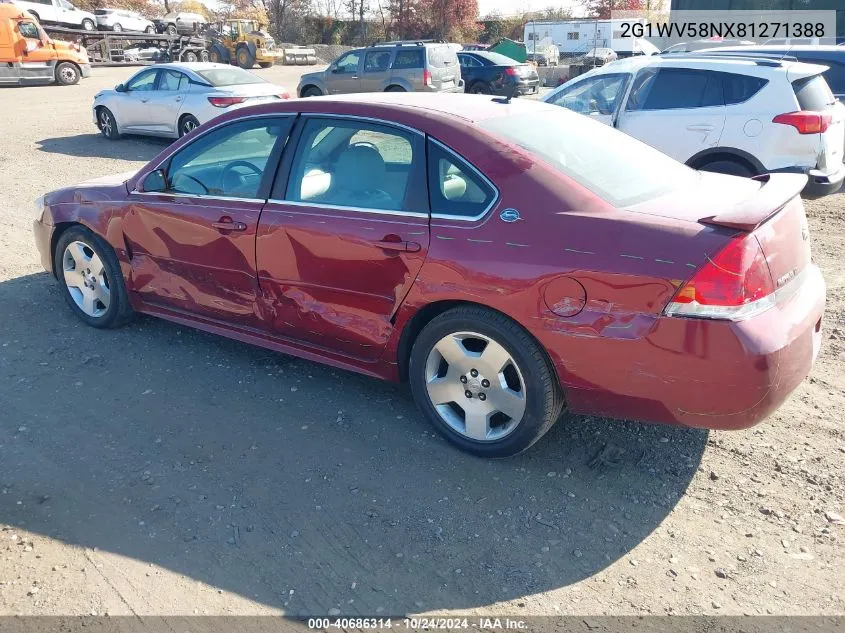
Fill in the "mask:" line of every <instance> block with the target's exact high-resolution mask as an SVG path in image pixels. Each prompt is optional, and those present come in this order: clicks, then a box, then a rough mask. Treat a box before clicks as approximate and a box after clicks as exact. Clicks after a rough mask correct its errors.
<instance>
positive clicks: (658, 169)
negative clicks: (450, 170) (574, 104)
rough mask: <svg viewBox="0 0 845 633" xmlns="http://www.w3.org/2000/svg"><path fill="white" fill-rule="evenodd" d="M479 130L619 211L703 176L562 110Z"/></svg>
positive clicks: (494, 122)
mask: <svg viewBox="0 0 845 633" xmlns="http://www.w3.org/2000/svg"><path fill="white" fill-rule="evenodd" d="M479 126H480V127H481V128H482V129H484V130H487V131H488V132H490V133H491V134H494V135H496V136H499V137H501V138H503V139H504V140H506V141H508V142H509V143H512V144H513V145H516V146H518V147H521V148H523V149H524V150H526V151H528V152H530V153H531V154H533V155H535V156H537V157H539V158H541V159H543V160H544V161H545V162H547V163H549V165H551V166H552V167H554V168H556V169H558V170H559V171H560V172H562V173H563V174H565V175H566V176H568V177H569V178H571V179H572V180H574V181H575V182H577V183H579V184H580V185H582V186H583V187H586V188H587V189H589V190H590V191H592V192H593V193H595V194H596V195H598V196H599V197H601V198H603V199H604V200H606V201H607V202H609V203H610V204H612V205H614V206H617V207H623V206H628V205H632V204H637V203H639V202H643V201H645V200H650V199H652V198H656V197H658V196H660V195H663V194H665V193H668V192H669V191H673V190H675V189H678V188H680V187H683V186H684V185H686V184H688V183H690V182H692V181H693V180H695V179H696V178H697V177H698V176H697V174H696V172H695V171H693V170H692V169H690V168H689V167H687V166H685V165H683V164H681V163H679V162H677V161H676V160H674V159H672V158H669V157H668V156H666V155H665V154H663V153H662V152H658V151H657V150H656V149H654V148H652V147H649V146H648V145H646V144H645V143H642V142H640V141H638V140H636V139H635V138H633V137H631V136H628V135H627V134H623V133H622V132H618V131H616V130H614V129H613V128H610V127H608V126H606V125H604V124H602V123H599V122H597V121H592V120H590V119H589V118H587V117H585V116H582V115H579V114H574V113H572V112H567V111H566V110H565V109H563V108H558V109H555V110H553V111H540V112H534V113H531V114H518V115H512V116H508V117H498V118H495V119H488V120H486V121H482V122H480V123H479Z"/></svg>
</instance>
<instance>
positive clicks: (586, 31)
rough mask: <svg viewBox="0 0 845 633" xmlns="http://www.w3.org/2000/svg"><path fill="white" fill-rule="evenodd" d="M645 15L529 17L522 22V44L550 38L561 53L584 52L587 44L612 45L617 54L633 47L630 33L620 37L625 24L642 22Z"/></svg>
mask: <svg viewBox="0 0 845 633" xmlns="http://www.w3.org/2000/svg"><path fill="white" fill-rule="evenodd" d="M645 22H646V20H645V18H635V19H629V20H589V19H582V20H564V21H561V22H542V21H536V22H535V21H531V22H526V23H525V34H524V39H525V44H526V46H527V47H529V48H530V46H531V43H532V42H535V41H536V42H540V41H542V40H545V39H546V38H551V40H552V42H554V44H555V46H557V47H558V49H560V53H561V55H562V56H563V57H576V56H578V55H584V54H585V53H586V52H587V51H589V50H590V49H591V48H612V49H613V50H615V51H616V52H617V53H619V54H620V57H624V56H626V55H630V54H631V53H632V51H633V42H634V38H633V37H623V35H625V34H626V33H629V32H630V30H629V29H627V28H626V25H629V24H645Z"/></svg>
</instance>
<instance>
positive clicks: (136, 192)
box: [132, 191, 266, 204]
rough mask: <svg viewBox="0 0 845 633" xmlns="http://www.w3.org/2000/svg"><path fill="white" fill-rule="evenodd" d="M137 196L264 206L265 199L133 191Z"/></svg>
mask: <svg viewBox="0 0 845 633" xmlns="http://www.w3.org/2000/svg"><path fill="white" fill-rule="evenodd" d="M132 193H133V194H134V195H136V196H166V197H168V198H200V199H202V200H226V201H228V202H257V203H258V204H264V203H265V202H266V200H265V199H264V198H237V197H235V196H212V195H206V194H193V193H167V192H164V191H133V192H132Z"/></svg>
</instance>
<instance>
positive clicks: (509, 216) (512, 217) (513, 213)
mask: <svg viewBox="0 0 845 633" xmlns="http://www.w3.org/2000/svg"><path fill="white" fill-rule="evenodd" d="M499 218H500V219H501V220H502V222H516V221H517V220H521V219H522V218H521V217H520V215H519V211H517V210H516V209H505V210H504V211H502V212H501V213H500V214H499Z"/></svg>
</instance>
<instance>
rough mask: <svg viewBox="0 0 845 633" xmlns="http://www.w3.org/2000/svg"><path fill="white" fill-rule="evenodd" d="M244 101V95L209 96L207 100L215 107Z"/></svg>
mask: <svg viewBox="0 0 845 633" xmlns="http://www.w3.org/2000/svg"><path fill="white" fill-rule="evenodd" d="M244 101H246V97H209V98H208V102H209V103H210V104H211V105H213V106H214V107H215V108H228V107H229V106H232V105H237V104H239V103H243V102H244Z"/></svg>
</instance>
